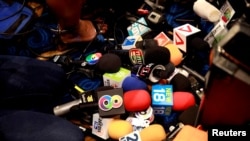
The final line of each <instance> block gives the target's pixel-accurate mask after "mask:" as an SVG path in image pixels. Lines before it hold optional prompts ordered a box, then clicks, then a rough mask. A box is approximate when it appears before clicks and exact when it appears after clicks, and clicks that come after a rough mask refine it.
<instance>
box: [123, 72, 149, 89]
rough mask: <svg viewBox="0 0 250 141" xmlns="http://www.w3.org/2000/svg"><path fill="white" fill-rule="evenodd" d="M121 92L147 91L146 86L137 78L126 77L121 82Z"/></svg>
mask: <svg viewBox="0 0 250 141" xmlns="http://www.w3.org/2000/svg"><path fill="white" fill-rule="evenodd" d="M122 88H123V91H124V92H125V91H129V90H141V89H143V90H148V86H147V84H146V83H145V82H144V81H142V80H140V79H139V78H137V77H132V76H128V77H126V78H125V79H124V80H123V82H122Z"/></svg>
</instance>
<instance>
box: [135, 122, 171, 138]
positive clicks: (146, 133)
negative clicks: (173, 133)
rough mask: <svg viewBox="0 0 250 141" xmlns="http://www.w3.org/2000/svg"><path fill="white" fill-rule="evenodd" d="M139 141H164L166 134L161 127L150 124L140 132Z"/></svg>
mask: <svg viewBox="0 0 250 141" xmlns="http://www.w3.org/2000/svg"><path fill="white" fill-rule="evenodd" d="M139 134H140V138H141V141H162V140H164V139H166V136H167V134H166V132H165V130H164V128H163V126H162V125H160V124H151V125H149V126H148V127H146V128H144V129H142V130H141V131H140V132H139Z"/></svg>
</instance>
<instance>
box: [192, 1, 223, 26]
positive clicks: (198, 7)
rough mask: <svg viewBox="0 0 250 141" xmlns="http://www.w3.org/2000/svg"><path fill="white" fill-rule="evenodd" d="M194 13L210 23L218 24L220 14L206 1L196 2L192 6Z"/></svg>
mask: <svg viewBox="0 0 250 141" xmlns="http://www.w3.org/2000/svg"><path fill="white" fill-rule="evenodd" d="M193 10H194V12H195V13H196V14H197V15H198V16H200V17H201V18H204V19H206V20H208V21H210V22H212V23H215V22H218V21H219V20H220V17H221V12H220V10H218V9H217V8H216V7H215V6H213V5H212V4H210V3H209V2H207V1H206V0H196V2H194V5H193Z"/></svg>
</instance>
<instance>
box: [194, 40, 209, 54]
mask: <svg viewBox="0 0 250 141" xmlns="http://www.w3.org/2000/svg"><path fill="white" fill-rule="evenodd" d="M190 46H191V47H192V48H193V49H194V50H197V51H202V52H208V51H209V50H210V46H209V43H208V42H206V41H205V40H204V39H202V38H199V37H195V38H193V39H192V40H191V41H190Z"/></svg>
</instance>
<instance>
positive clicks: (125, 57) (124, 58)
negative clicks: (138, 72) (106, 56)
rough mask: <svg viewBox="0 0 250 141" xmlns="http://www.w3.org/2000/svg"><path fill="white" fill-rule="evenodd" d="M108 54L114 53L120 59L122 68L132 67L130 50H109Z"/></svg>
mask: <svg viewBox="0 0 250 141" xmlns="http://www.w3.org/2000/svg"><path fill="white" fill-rule="evenodd" d="M108 53H113V54H115V55H117V56H119V57H120V60H121V63H122V66H131V65H132V63H131V61H130V58H129V50H123V49H117V50H109V51H108Z"/></svg>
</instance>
